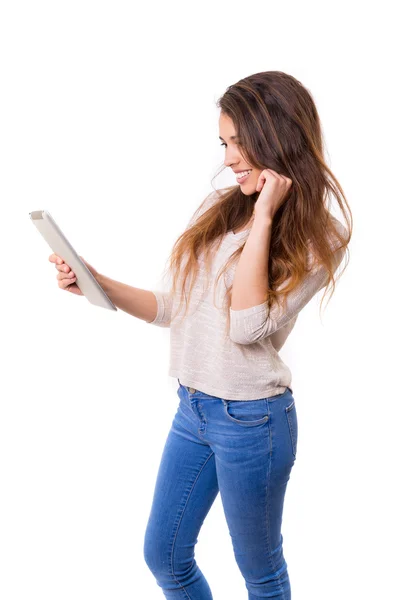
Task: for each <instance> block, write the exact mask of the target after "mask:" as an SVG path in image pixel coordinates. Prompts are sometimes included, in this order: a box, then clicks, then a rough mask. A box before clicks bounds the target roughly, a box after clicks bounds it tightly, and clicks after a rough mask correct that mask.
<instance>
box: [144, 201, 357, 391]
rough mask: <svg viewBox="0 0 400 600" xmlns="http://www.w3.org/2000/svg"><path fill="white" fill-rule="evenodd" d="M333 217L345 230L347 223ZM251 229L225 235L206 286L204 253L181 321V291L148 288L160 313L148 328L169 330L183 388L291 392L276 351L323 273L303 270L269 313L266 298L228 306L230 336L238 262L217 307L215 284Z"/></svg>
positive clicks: (173, 369) (173, 367)
mask: <svg viewBox="0 0 400 600" xmlns="http://www.w3.org/2000/svg"><path fill="white" fill-rule="evenodd" d="M217 199H218V195H217V193H216V192H212V193H211V194H210V195H209V196H208V197H207V198H206V199H205V201H204V203H203V204H202V205H201V206H200V208H199V209H198V210H197V211H196V213H195V215H194V216H193V217H192V219H191V220H190V221H189V224H188V226H187V227H190V226H191V225H192V224H193V222H194V221H195V220H196V219H197V218H198V217H199V216H200V215H201V214H202V213H203V212H205V211H206V210H207V209H208V208H209V207H210V206H211V204H212V203H213V202H215V201H216V200H217ZM334 220H335V222H336V224H337V226H338V227H340V228H341V230H342V231H345V230H344V226H343V225H342V224H341V223H340V222H339V221H338V220H337V219H334ZM249 233H250V228H249V229H246V230H243V231H241V232H239V233H237V234H234V233H233V232H232V231H230V232H228V233H227V234H226V235H225V237H224V238H223V240H222V243H221V245H220V246H219V248H218V249H217V251H216V252H215V254H214V256H213V261H212V275H211V277H210V278H209V285H208V287H207V289H205V283H206V271H205V268H204V262H203V260H202V255H201V256H200V257H199V274H198V278H197V281H196V283H195V285H194V287H193V290H192V297H191V302H190V306H189V310H188V314H187V316H186V317H185V319H183V320H181V316H183V313H184V308H185V303H184V302H183V305H182V307H181V310H180V313H179V315H178V316H177V317H176V318H175V319H174V320H173V321H172V323H170V319H171V314H174V315H175V313H176V310H177V307H178V305H179V300H180V295H179V291H178V292H177V295H176V297H174V298H172V296H171V293H170V292H164V291H159V290H156V291H153V293H154V295H155V297H156V299H157V306H158V308H157V315H156V317H155V319H154V320H153V321H148V323H149V324H152V325H158V326H159V327H169V328H170V363H169V375H170V376H171V377H175V378H177V379H178V378H179V381H180V383H181V384H182V385H186V386H190V387H193V388H196V389H197V390H201V391H202V392H205V393H206V394H210V395H212V396H217V397H218V398H225V399H228V400H257V399H261V398H267V397H270V396H274V395H276V394H281V393H283V392H284V391H285V389H286V387H287V386H288V387H289V388H290V389H291V391H292V392H293V387H292V385H291V384H292V374H291V371H290V369H289V367H288V366H287V365H286V364H285V363H284V362H283V360H282V359H281V357H280V356H279V350H280V349H281V348H282V346H283V344H284V343H285V341H286V339H287V337H288V335H289V334H290V332H291V331H292V329H293V327H294V324H295V322H296V319H297V316H298V314H299V312H300V311H301V309H302V308H303V307H304V306H305V305H306V304H307V303H308V302H309V301H310V300H311V298H312V297H313V296H314V295H315V294H316V293H317V292H318V291H319V290H321V289H322V288H323V287H324V286H325V285H326V284H327V272H326V271H325V269H324V268H323V267H321V266H317V267H314V268H313V270H312V271H310V272H309V273H308V274H307V277H306V278H305V279H304V280H303V282H302V284H301V286H299V287H298V288H297V289H296V290H293V291H292V292H291V293H290V294H289V296H288V299H287V308H286V310H285V311H283V310H282V309H281V310H279V308H278V307H277V306H274V307H272V308H271V310H269V309H268V305H267V303H266V302H265V303H262V304H258V305H257V306H252V307H250V308H245V309H242V310H232V309H231V308H230V307H229V311H230V329H229V335H228V336H227V335H226V334H225V329H226V325H227V322H226V316H225V314H226V313H224V311H223V310H222V306H223V296H224V292H225V291H226V286H230V285H231V284H232V283H233V277H234V270H235V265H233V267H231V268H230V269H229V270H228V273H227V274H226V275H225V277H224V276H222V277H221V278H220V280H219V285H218V288H217V292H216V295H215V303H216V306H214V297H213V292H214V283H215V279H216V276H217V275H218V273H219V270H220V268H221V267H222V265H223V264H225V263H226V261H227V260H228V258H229V257H230V256H231V254H232V253H233V252H234V251H235V250H236V249H237V248H238V247H239V246H240V245H242V244H243V243H244V242H245V241H246V239H247V237H248V235H249ZM336 256H337V261H336V268H337V267H338V266H339V264H340V263H341V261H342V259H343V256H344V250H343V249H341V250H338V251H337V252H336ZM171 311H173V313H172V312H171Z"/></svg>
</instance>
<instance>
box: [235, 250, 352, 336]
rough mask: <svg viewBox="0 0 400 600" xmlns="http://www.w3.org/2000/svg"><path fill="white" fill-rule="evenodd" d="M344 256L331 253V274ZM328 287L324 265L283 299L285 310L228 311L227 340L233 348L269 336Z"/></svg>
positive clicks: (341, 252) (265, 307)
mask: <svg viewBox="0 0 400 600" xmlns="http://www.w3.org/2000/svg"><path fill="white" fill-rule="evenodd" d="M344 254H345V248H339V249H337V250H336V252H335V255H334V256H335V261H334V271H336V270H337V268H338V266H339V264H340V263H341V262H342V259H343V256H344ZM327 283H328V271H327V270H326V268H325V267H324V265H317V266H316V267H314V268H313V269H312V270H311V271H310V272H309V273H308V274H307V275H306V277H305V278H304V279H303V281H302V283H301V284H300V285H299V286H297V288H296V289H294V290H292V291H291V292H289V294H288V296H287V306H286V310H283V307H282V306H281V305H278V304H276V303H274V305H273V306H272V307H271V309H269V307H268V302H267V301H266V302H263V303H262V304H257V305H256V306H251V307H249V308H244V309H241V310H233V309H232V308H229V310H230V333H229V336H230V338H231V340H232V341H233V342H236V343H237V344H252V343H254V342H258V341H259V340H261V339H263V338H265V337H268V336H270V335H271V334H273V333H275V332H276V331H278V330H279V329H281V328H282V327H285V326H288V325H289V323H290V322H291V321H292V319H294V317H296V315H298V313H299V312H300V311H301V310H302V308H304V307H305V306H306V304H308V302H309V301H310V300H311V298H312V297H313V296H314V295H315V294H316V293H317V292H319V291H320V290H321V289H322V288H323V287H325V285H326V284H327Z"/></svg>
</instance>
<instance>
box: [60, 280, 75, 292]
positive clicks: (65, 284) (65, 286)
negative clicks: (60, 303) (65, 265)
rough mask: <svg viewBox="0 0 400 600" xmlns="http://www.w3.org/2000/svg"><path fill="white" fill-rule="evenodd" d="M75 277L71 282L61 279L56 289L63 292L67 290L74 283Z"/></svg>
mask: <svg viewBox="0 0 400 600" xmlns="http://www.w3.org/2000/svg"><path fill="white" fill-rule="evenodd" d="M75 280H76V277H74V278H73V279H72V280H71V279H68V278H66V279H63V280H61V281H59V282H58V287H60V288H61V289H63V290H66V289H68V288H69V287H70V286H71V285H72V284H73V283H75Z"/></svg>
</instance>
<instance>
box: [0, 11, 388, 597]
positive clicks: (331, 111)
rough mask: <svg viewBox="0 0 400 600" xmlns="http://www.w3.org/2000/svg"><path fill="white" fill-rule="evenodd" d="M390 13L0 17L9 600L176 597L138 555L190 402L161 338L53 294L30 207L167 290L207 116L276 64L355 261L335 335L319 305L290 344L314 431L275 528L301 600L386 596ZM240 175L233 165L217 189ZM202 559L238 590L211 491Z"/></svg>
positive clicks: (210, 130)
mask: <svg viewBox="0 0 400 600" xmlns="http://www.w3.org/2000/svg"><path fill="white" fill-rule="evenodd" d="M394 7H395V3H392V2H380V3H379V4H378V5H375V4H372V3H368V2H367V3H365V2H363V3H361V2H335V3H334V4H328V3H321V2H318V3H317V2H298V3H288V2H286V3H284V4H278V3H276V2H274V3H269V2H265V1H264V2H251V1H248V2H245V3H238V2H233V1H232V0H231V1H229V2H226V1H224V2H222V1H221V2H216V3H207V2H205V3H204V2H203V3H202V4H201V5H198V4H197V5H195V4H192V3H184V2H168V3H162V2H153V3H150V4H141V5H138V4H135V3H133V2H121V1H116V0H114V1H113V2H103V1H99V0H97V1H96V2H94V1H88V0H79V2H78V1H75V0H70V1H69V2H58V1H53V2H50V1H48V2H44V1H39V0H38V1H36V2H21V1H18V0H13V1H3V2H2V4H1V12H0V60H1V71H0V77H1V93H0V125H1V133H0V145H1V146H0V149H1V156H0V159H1V161H0V164H1V178H0V198H1V206H2V211H1V217H2V219H1V236H0V238H1V240H0V244H1V248H0V250H1V275H2V276H1V305H2V310H1V350H2V358H1V392H0V394H1V414H0V485H1V494H0V563H1V577H0V596H1V598H2V599H3V600H30V599H36V598H40V600H54V599H57V600H64V599H65V600H67V599H68V600H71V599H72V598H73V599H74V600H89V599H96V600H103V599H110V598H118V599H119V600H127V599H130V598H135V599H136V598H146V600H152V599H153V598H154V599H157V598H162V597H163V594H162V591H161V589H160V588H158V586H157V584H156V582H155V580H154V578H153V575H152V574H151V572H150V571H149V569H148V567H147V565H146V564H145V562H144V559H143V554H142V546H143V536H144V531H145V527H146V523H147V517H148V514H149V511H150V506H151V500H152V494H153V489H154V484H155V478H156V474H157V469H158V464H159V459H160V457H161V452H162V449H163V445H164V442H165V438H166V435H167V433H168V430H169V427H170V424H171V421H172V418H173V416H174V414H175V411H176V408H177V405H178V402H179V399H178V397H177V395H176V390H177V387H178V383H177V380H175V379H172V378H169V376H168V352H169V330H166V329H162V328H159V327H156V326H151V325H149V324H147V323H146V322H144V321H141V320H139V319H135V318H133V317H131V316H129V315H128V314H126V313H124V312H123V311H118V312H112V311H107V310H104V309H101V308H99V307H96V306H93V305H91V304H90V303H89V302H88V301H87V300H86V299H85V298H83V297H78V296H74V295H72V294H69V293H67V292H64V291H62V290H60V289H59V288H58V285H57V280H56V270H55V267H54V265H53V264H51V263H49V262H48V256H49V254H50V253H51V250H50V249H49V247H48V246H47V245H46V243H45V242H44V240H43V239H42V238H41V236H39V234H38V232H37V231H36V229H35V228H34V227H33V225H32V223H31V221H30V218H29V212H30V211H33V210H41V209H43V208H45V209H47V210H49V211H50V212H51V214H52V215H53V217H54V218H55V220H56V221H57V223H58V224H59V225H60V227H61V228H62V230H63V231H64V233H65V234H66V235H67V236H68V237H69V239H70V241H71V242H72V244H73V245H74V246H75V248H76V249H77V251H78V253H79V254H81V255H82V256H83V257H84V258H85V259H86V260H87V261H89V262H90V263H91V264H93V266H95V267H96V269H97V270H98V271H100V272H102V273H104V274H106V275H108V276H109V277H112V278H113V279H117V280H120V281H123V282H125V283H128V284H130V285H133V286H135V287H141V288H143V289H157V288H159V283H160V277H161V274H162V271H163V269H164V267H165V261H166V259H167V256H168V254H169V252H170V250H171V248H172V244H173V242H174V241H175V239H176V238H177V236H178V235H179V234H180V233H181V232H182V230H183V228H184V227H185V226H186V223H187V222H188V220H189V218H190V217H191V216H192V214H193V212H194V211H195V209H196V208H197V207H198V206H199V204H200V203H201V202H202V200H203V199H204V197H205V196H206V195H207V194H208V193H210V192H211V191H212V187H211V179H212V177H213V176H214V175H215V173H216V172H217V170H218V169H219V168H220V166H221V164H222V161H223V157H224V149H223V147H221V146H220V145H219V144H220V141H219V140H218V133H219V132H218V116H219V111H218V109H217V108H216V106H215V103H216V101H217V99H218V98H219V96H220V95H222V94H223V93H224V91H225V89H226V88H227V87H228V86H229V85H231V84H232V83H235V82H236V81H237V80H239V79H240V78H242V77H245V76H247V75H250V74H252V73H256V72H259V71H266V70H281V71H285V72H287V73H290V74H292V75H293V76H295V77H296V78H298V79H299V80H300V81H301V82H302V83H303V84H304V85H305V86H306V87H307V88H308V89H309V90H310V91H311V93H312V94H313V97H314V99H315V102H316V104H317V108H318V110H319V114H320V117H321V121H322V124H323V129H324V135H325V139H326V143H327V148H328V155H327V162H328V165H329V166H330V168H331V169H332V171H333V173H334V174H335V175H336V176H337V177H338V179H339V182H340V183H341V185H342V186H343V189H344V191H345V194H346V196H347V198H348V200H349V203H350V206H351V209H352V212H353V217H354V233H353V239H352V241H351V245H350V263H349V266H348V267H347V269H346V271H345V272H344V274H343V276H342V278H341V280H340V282H339V283H338V285H337V288H336V292H335V294H334V295H333V297H332V299H331V301H330V302H329V304H327V305H326V301H325V302H324V306H325V305H326V309H325V310H324V311H323V313H322V320H321V319H320V317H319V303H320V300H321V294H319V295H318V296H317V297H314V298H313V300H312V301H311V302H310V303H309V304H308V305H307V307H306V308H305V309H304V311H303V312H302V313H301V315H300V317H299V319H298V321H297V324H296V327H295V329H294V331H293V332H292V334H291V336H290V338H289V339H288V341H287V343H286V345H285V347H284V349H283V350H282V351H281V355H282V357H283V359H284V360H285V362H287V363H288V364H289V366H290V368H291V369H292V375H293V387H294V395H295V398H296V406H297V414H298V424H299V438H298V455H297V460H296V464H295V467H294V469H293V471H292V475H291V479H290V482H289V485H288V490H287V494H286V498H285V510H284V518H283V526H282V533H283V537H284V554H285V557H286V561H287V563H288V569H289V574H290V579H291V583H292V597H293V598H294V600H321V599H322V598H323V599H324V600H337V599H338V598H340V599H341V600H347V599H349V600H350V599H353V598H363V600H372V599H374V600H375V599H376V598H389V597H390V598H392V597H395V594H396V592H395V590H396V589H398V582H397V568H398V563H397V561H398V539H399V533H400V531H399V519H398V505H399V500H400V499H399V493H398V491H396V490H397V489H398V488H396V486H397V484H398V472H399V470H398V463H397V460H398V448H399V444H398V429H399V428H398V420H399V416H400V413H399V400H400V393H399V387H398V383H397V375H398V362H399V361H398V358H399V352H398V346H397V344H398V335H399V325H398V296H396V294H395V290H396V286H398V271H399V267H398V265H399V251H398V228H399V216H400V215H399V191H398V189H399V187H398V182H397V179H398V162H399V146H398V140H399V133H400V132H399V120H398V107H399V100H400V98H399V88H398V63H396V62H395V59H394V56H395V53H396V51H397V52H398V51H399V47H398V42H396V41H395V40H396V38H397V39H398V36H397V33H398V31H397V27H396V22H395V19H394V14H393V11H394ZM396 45H397V47H396ZM233 183H235V180H234V178H233V175H232V174H231V173H229V169H227V173H225V174H224V175H223V176H219V177H218V178H217V179H216V180H215V187H217V188H220V187H223V186H224V185H231V184H233ZM397 289H398V288H397ZM196 559H197V561H198V564H199V566H200V567H201V569H202V571H203V573H204V574H205V575H206V577H207V579H208V581H209V583H210V586H211V589H212V591H213V596H214V599H215V600H226V599H227V598H229V600H244V599H245V598H247V592H246V588H245V585H244V581H243V579H242V576H241V574H240V572H239V569H238V568H237V566H236V563H235V559H234V555H233V550H232V547H231V539H230V536H229V532H228V529H227V525H226V522H225V519H224V515H223V511H222V504H221V502H220V496H218V497H217V499H216V501H215V503H214V505H213V507H212V509H211V511H210V513H209V515H208V517H207V519H206V521H205V523H204V525H203V528H202V530H201V532H200V535H199V542H198V544H197V546H196Z"/></svg>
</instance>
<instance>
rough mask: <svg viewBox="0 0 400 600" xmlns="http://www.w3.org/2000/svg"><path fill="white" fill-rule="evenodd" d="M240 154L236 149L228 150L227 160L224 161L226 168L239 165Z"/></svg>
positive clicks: (226, 153)
mask: <svg viewBox="0 0 400 600" xmlns="http://www.w3.org/2000/svg"><path fill="white" fill-rule="evenodd" d="M240 159H241V157H240V154H239V152H238V151H237V150H235V149H233V148H232V149H229V148H227V149H226V151H225V160H224V165H225V166H226V167H232V166H233V165H235V164H238V163H239V162H240Z"/></svg>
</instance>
